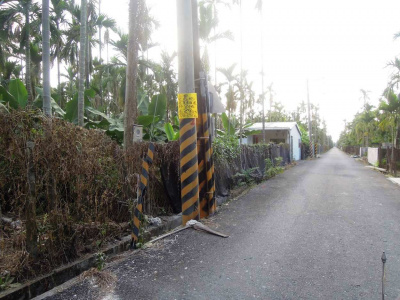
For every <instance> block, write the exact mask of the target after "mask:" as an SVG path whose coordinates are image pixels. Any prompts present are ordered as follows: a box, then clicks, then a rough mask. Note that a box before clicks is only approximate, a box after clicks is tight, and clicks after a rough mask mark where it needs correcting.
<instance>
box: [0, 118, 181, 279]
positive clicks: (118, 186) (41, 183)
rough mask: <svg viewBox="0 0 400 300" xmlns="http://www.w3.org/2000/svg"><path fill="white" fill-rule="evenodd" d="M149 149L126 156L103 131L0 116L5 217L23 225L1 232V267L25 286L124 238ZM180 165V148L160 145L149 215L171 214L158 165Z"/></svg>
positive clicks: (0, 193)
mask: <svg viewBox="0 0 400 300" xmlns="http://www.w3.org/2000/svg"><path fill="white" fill-rule="evenodd" d="M27 141H33V142H34V143H35V147H34V150H33V163H34V166H35V181H36V186H35V190H36V215H37V219H36V223H37V227H38V250H39V253H38V256H37V257H36V259H35V260H33V259H32V258H31V257H30V256H29V255H27V253H26V251H25V225H24V219H25V211H24V208H25V207H26V201H27V195H28V186H27V157H26V153H25V149H26V143H27ZM147 148H148V143H146V142H144V143H140V144H137V145H135V146H134V147H132V148H131V149H129V150H128V151H127V152H124V151H123V150H122V148H121V147H120V145H118V144H117V143H116V142H115V141H113V140H112V139H111V138H110V137H108V136H107V135H105V134H104V132H102V131H100V130H92V129H83V128H80V127H78V126H75V125H74V124H71V123H69V122H66V121H63V120H58V119H53V120H52V122H51V123H50V122H49V120H48V119H46V118H44V117H43V115H42V114H41V113H40V112H39V111H12V112H10V113H9V114H2V113H0V205H1V206H0V208H1V212H2V213H3V215H6V216H8V217H12V218H13V219H14V220H21V221H22V227H21V228H20V229H18V230H16V229H13V228H10V227H7V225H4V226H3V225H1V226H0V238H1V240H0V251H1V255H0V268H1V269H2V270H3V269H4V270H9V271H11V275H12V276H15V277H16V278H17V280H18V281H23V280H25V279H29V278H32V277H34V276H37V275H40V274H43V273H45V272H48V271H50V270H51V269H52V268H55V267H57V266H59V265H61V264H65V263H69V262H71V261H73V260H74V259H76V258H77V257H79V256H81V255H82V254H85V253H88V252H96V251H97V250H98V249H99V248H101V247H102V246H103V245H104V244H105V243H107V242H108V241H111V240H114V239H115V237H121V236H123V235H126V233H127V232H126V231H127V228H128V225H127V224H128V222H129V221H130V219H131V210H132V207H133V206H134V205H135V201H136V197H137V195H136V181H135V180H134V178H135V176H134V174H135V173H137V174H140V173H141V158H143V157H144V155H145V154H146V153H147ZM178 160H179V145H178V143H176V142H175V143H168V144H163V145H161V144H158V145H156V150H155V157H154V163H153V166H152V167H151V168H150V172H149V186H148V189H147V194H146V199H145V203H146V205H145V211H144V213H145V214H151V215H159V214H160V213H161V212H167V213H169V212H171V211H172V210H171V207H170V204H169V200H168V198H167V196H166V193H165V189H164V186H163V183H162V181H161V176H160V171H159V167H160V166H161V165H162V164H170V163H171V164H175V165H176V166H179V164H178ZM174 171H175V172H178V170H177V169H176V170H174Z"/></svg>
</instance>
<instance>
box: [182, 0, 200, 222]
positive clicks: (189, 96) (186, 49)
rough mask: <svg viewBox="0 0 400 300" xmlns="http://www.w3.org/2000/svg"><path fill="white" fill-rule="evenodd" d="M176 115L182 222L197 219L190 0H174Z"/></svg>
mask: <svg viewBox="0 0 400 300" xmlns="http://www.w3.org/2000/svg"><path fill="white" fill-rule="evenodd" d="M176 3H177V17H178V88H179V94H178V115H179V135H180V138H179V145H180V174H181V201H182V224H183V225H186V223H187V222H188V221H190V220H192V219H195V220H198V219H199V215H200V211H199V179H198V161H197V131H196V118H197V117H198V111H197V94H196V93H195V85H194V60H193V24H192V1H190V0H189V1H188V0H177V2H176Z"/></svg>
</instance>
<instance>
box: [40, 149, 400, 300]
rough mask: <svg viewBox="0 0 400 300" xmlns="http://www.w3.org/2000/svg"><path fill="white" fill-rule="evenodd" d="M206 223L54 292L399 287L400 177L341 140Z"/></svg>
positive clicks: (271, 294) (167, 293) (371, 295)
mask: <svg viewBox="0 0 400 300" xmlns="http://www.w3.org/2000/svg"><path fill="white" fill-rule="evenodd" d="M207 224H208V225H209V226H210V227H212V228H214V229H216V230H218V231H221V232H224V233H227V234H229V235H230V237H229V238H227V239H223V238H219V237H216V236H213V235H210V234H207V233H202V232H197V231H194V230H192V229H188V230H186V231H183V232H180V233H178V234H177V235H175V236H172V237H170V238H167V239H165V240H163V241H161V242H157V243H156V244H155V245H153V246H152V247H150V248H148V249H145V250H141V251H137V252H135V253H133V254H130V255H128V256H127V257H126V258H125V259H124V260H122V261H120V262H116V263H114V264H113V265H111V266H109V267H108V268H107V271H109V272H112V273H113V274H115V275H116V277H117V280H116V282H115V284H114V286H113V287H109V288H105V289H103V291H100V290H99V287H98V286H96V284H93V283H90V282H88V281H83V282H79V283H77V284H76V285H74V286H72V287H70V288H68V289H66V290H64V291H62V292H61V293H58V294H55V295H53V296H51V297H48V298H46V299H47V300H50V299H51V300H55V299H63V300H64V299H253V298H256V299H381V275H382V262H381V255H382V251H386V255H387V258H388V261H387V264H386V270H387V271H386V299H397V297H399V295H400V276H399V275H400V226H399V224H400V186H398V185H395V184H393V183H391V182H390V181H389V180H387V179H386V178H385V176H383V175H382V174H380V173H377V172H375V171H372V170H370V169H367V168H365V167H364V166H363V165H362V164H361V163H360V162H356V161H354V159H352V158H350V157H349V156H348V155H346V154H344V153H342V152H340V151H339V150H338V149H332V150H331V151H330V152H328V153H326V154H325V155H323V157H322V158H319V159H317V160H313V161H305V162H301V163H300V164H299V165H297V166H295V167H293V168H291V169H289V170H287V171H285V172H284V173H283V174H281V175H279V176H277V177H275V178H273V179H270V180H268V181H266V182H264V183H262V184H260V185H258V186H256V187H255V188H253V189H252V190H251V191H250V192H248V193H247V194H246V195H244V196H242V197H239V198H238V199H236V200H233V201H231V202H230V203H228V204H227V205H224V206H223V208H222V209H221V210H220V212H219V213H218V214H217V215H216V216H214V217H213V218H212V219H211V220H208V221H207Z"/></svg>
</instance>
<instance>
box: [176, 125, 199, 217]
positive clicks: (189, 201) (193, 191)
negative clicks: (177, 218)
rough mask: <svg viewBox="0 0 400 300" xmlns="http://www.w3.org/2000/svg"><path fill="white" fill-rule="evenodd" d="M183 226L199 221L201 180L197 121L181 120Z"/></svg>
mask: <svg viewBox="0 0 400 300" xmlns="http://www.w3.org/2000/svg"><path fill="white" fill-rule="evenodd" d="M179 132H180V139H179V141H180V160H181V163H180V174H181V200H182V224H184V225H186V223H187V221H190V220H193V219H194V220H198V219H199V217H200V216H199V178H198V169H197V168H198V162H197V134H196V122H195V119H181V120H180V131H179Z"/></svg>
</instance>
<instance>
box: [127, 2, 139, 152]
mask: <svg viewBox="0 0 400 300" xmlns="http://www.w3.org/2000/svg"><path fill="white" fill-rule="evenodd" d="M139 9H140V8H139V0H130V2H129V41H128V51H127V67H126V88H125V119H124V148H125V150H126V149H128V148H129V147H130V146H132V144H133V124H135V121H136V118H137V91H136V90H137V86H136V79H137V72H138V63H137V60H138V26H137V25H138V15H139Z"/></svg>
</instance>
